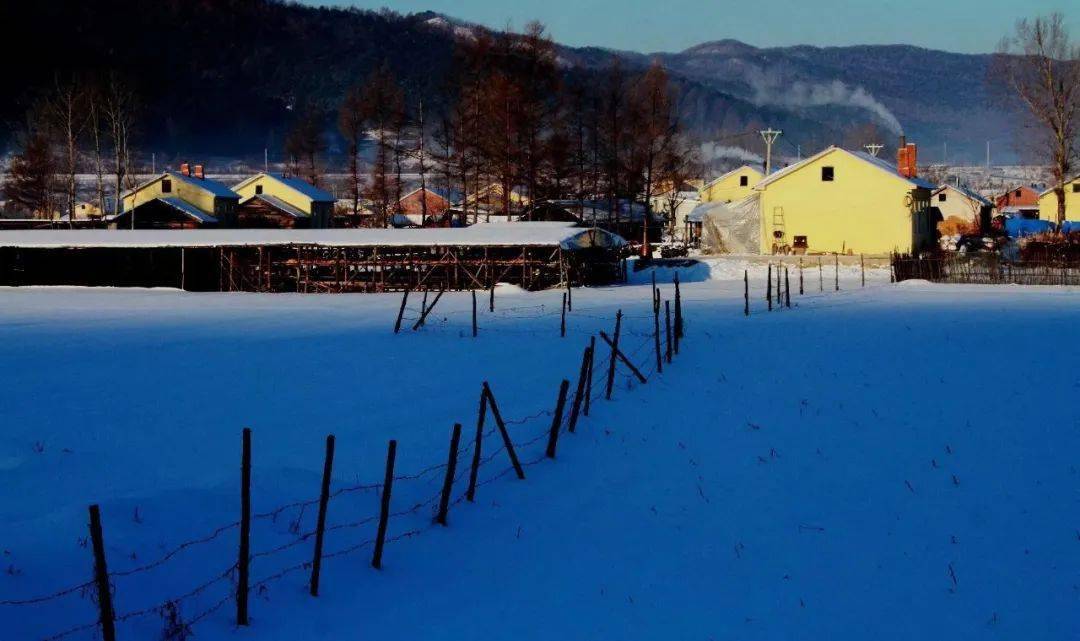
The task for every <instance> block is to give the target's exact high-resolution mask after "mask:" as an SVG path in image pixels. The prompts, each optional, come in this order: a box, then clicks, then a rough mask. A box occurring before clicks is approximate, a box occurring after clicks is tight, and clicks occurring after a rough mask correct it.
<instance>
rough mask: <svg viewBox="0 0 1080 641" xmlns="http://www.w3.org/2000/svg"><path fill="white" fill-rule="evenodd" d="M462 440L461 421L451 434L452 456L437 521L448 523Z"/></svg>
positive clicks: (455, 424)
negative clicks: (447, 515)
mask: <svg viewBox="0 0 1080 641" xmlns="http://www.w3.org/2000/svg"><path fill="white" fill-rule="evenodd" d="M460 440H461V423H454V431H453V433H451V435H450V456H449V458H447V459H446V478H444V479H443V486H442V497H441V498H440V499H439V515H438V516H437V517H436V518H435V521H436V522H437V523H439V524H440V525H446V511H447V510H448V509H450V492H452V491H453V490H454V473H455V472H457V457H458V442H459V441H460Z"/></svg>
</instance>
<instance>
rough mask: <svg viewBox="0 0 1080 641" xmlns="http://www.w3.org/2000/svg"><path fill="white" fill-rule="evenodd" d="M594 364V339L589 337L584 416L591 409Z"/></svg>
mask: <svg viewBox="0 0 1080 641" xmlns="http://www.w3.org/2000/svg"><path fill="white" fill-rule="evenodd" d="M594 362H596V337H595V336H590V337H589V373H588V375H587V376H586V379H585V381H586V382H585V409H584V410H583V413H584V414H585V416H588V415H589V408H590V407H592V380H593V378H592V372H593V363H594Z"/></svg>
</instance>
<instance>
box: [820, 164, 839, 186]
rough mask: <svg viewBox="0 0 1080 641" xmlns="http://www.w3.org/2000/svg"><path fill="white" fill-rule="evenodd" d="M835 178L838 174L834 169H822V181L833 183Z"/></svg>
mask: <svg viewBox="0 0 1080 641" xmlns="http://www.w3.org/2000/svg"><path fill="white" fill-rule="evenodd" d="M835 177H836V172H834V171H833V168H832V167H822V168H821V180H822V181H824V182H829V183H831V182H832V181H833V178H835Z"/></svg>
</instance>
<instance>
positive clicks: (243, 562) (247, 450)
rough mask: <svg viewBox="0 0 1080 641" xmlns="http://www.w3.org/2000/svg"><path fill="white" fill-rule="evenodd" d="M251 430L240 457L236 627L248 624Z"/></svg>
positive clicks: (245, 432) (248, 431)
mask: <svg viewBox="0 0 1080 641" xmlns="http://www.w3.org/2000/svg"><path fill="white" fill-rule="evenodd" d="M250 551H251V428H248V427H245V428H244V432H243V449H242V453H241V455H240V557H239V558H238V559H237V561H236V569H237V581H236V625H247V624H248V589H249V588H248V577H249V572H248V571H249V569H250V564H251V553H250Z"/></svg>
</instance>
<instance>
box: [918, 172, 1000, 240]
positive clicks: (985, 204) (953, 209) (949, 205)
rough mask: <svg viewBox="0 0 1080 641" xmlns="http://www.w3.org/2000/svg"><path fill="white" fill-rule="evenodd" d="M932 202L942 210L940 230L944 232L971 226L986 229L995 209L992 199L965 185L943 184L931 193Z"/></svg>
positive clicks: (948, 232) (953, 231) (949, 232)
mask: <svg viewBox="0 0 1080 641" xmlns="http://www.w3.org/2000/svg"><path fill="white" fill-rule="evenodd" d="M930 204H931V205H932V206H933V207H937V208H938V210H939V211H940V212H941V217H942V221H941V222H940V223H938V231H940V232H941V233H942V234H952V233H955V232H956V231H958V230H960V229H961V228H965V227H971V226H974V227H975V228H976V229H986V228H987V227H989V225H990V213H991V212H992V211H993V209H994V203H992V202H990V199H988V198H986V197H985V196H983V195H981V194H979V193H978V192H976V191H975V190H973V189H971V188H970V187H967V186H965V185H950V184H944V185H941V186H940V187H938V188H937V189H935V190H934V192H933V193H932V194H931V195H930Z"/></svg>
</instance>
